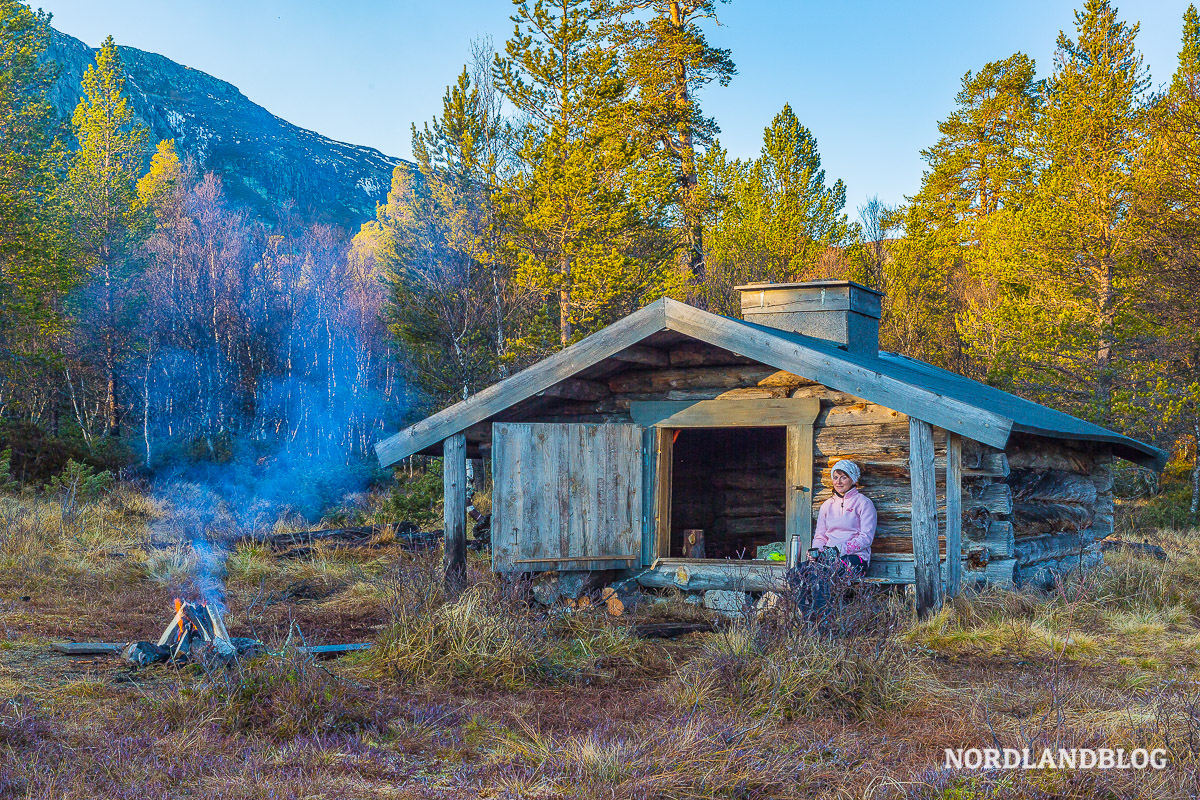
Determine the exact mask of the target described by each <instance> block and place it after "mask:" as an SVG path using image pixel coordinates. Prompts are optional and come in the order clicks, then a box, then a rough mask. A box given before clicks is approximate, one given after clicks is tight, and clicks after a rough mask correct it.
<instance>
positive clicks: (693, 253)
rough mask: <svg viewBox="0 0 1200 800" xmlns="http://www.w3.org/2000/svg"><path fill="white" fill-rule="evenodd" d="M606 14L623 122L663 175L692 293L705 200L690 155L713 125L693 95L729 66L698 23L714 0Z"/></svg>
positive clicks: (622, 6) (651, 1) (655, 3)
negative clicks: (628, 93)
mask: <svg viewBox="0 0 1200 800" xmlns="http://www.w3.org/2000/svg"><path fill="white" fill-rule="evenodd" d="M646 12H649V14H648V15H647V14H646ZM608 13H609V14H610V15H611V17H612V21H611V22H612V26H613V38H614V39H615V41H616V42H617V45H618V47H619V48H620V50H621V54H622V61H623V70H624V75H625V78H626V80H627V81H628V83H629V86H630V89H631V90H632V92H633V102H632V104H631V107H630V113H631V127H632V128H633V129H634V130H636V131H637V132H638V136H639V138H640V139H641V140H642V142H643V144H644V145H645V146H647V147H649V148H650V150H651V151H652V157H653V158H655V159H658V160H661V162H663V164H664V166H665V167H666V169H667V170H668V171H669V174H670V178H671V185H670V187H669V189H668V193H667V194H666V197H665V199H666V201H667V203H668V205H669V206H670V208H671V211H672V216H673V223H674V227H675V230H676V234H675V241H674V243H673V246H674V248H675V251H676V264H677V267H678V269H679V271H680V273H681V276H682V277H683V278H684V279H685V280H686V282H687V283H688V284H689V285H690V286H692V287H693V288H692V289H691V290H690V291H689V295H694V294H695V293H696V289H695V287H698V285H699V284H700V283H701V282H702V281H703V279H704V269H705V265H704V259H705V246H704V216H705V206H706V205H708V204H710V203H711V202H712V198H711V197H709V196H707V195H705V193H704V192H703V191H701V189H702V187H701V183H700V171H699V168H698V163H697V161H698V158H699V156H700V153H701V152H702V151H703V150H705V149H707V148H709V147H711V146H712V145H713V143H714V142H715V140H716V135H717V134H718V133H719V132H720V129H719V128H718V127H717V123H716V121H715V120H714V119H713V118H712V117H709V116H705V115H704V113H703V111H702V110H701V108H700V103H699V100H698V97H697V95H698V94H699V92H700V90H701V89H702V88H703V87H705V86H706V85H708V84H710V83H713V82H714V81H715V82H717V83H718V84H719V85H721V86H727V85H728V84H729V81H730V79H731V78H732V77H733V76H734V75H735V74H736V73H737V68H736V67H735V66H734V63H733V59H732V58H731V57H730V53H729V50H726V49H722V48H719V47H714V46H712V45H711V44H709V43H708V40H707V38H706V37H705V35H704V31H703V30H702V29H701V27H700V25H701V22H702V21H703V20H713V21H714V22H715V21H716V2H715V1H714V0H617V2H613V3H612V4H611V5H610V6H609V8H608Z"/></svg>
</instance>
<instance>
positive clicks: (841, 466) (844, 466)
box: [829, 460, 862, 483]
mask: <svg viewBox="0 0 1200 800" xmlns="http://www.w3.org/2000/svg"><path fill="white" fill-rule="evenodd" d="M834 470H840V471H842V472H844V473H846V474H847V475H848V476H850V480H851V481H853V482H854V483H858V476H859V475H861V474H862V472H861V470H859V468H858V464H855V463H854V462H853V461H845V460H842V461H839V462H837V463H836V464H834V465H833V466H832V467H830V468H829V477H831V478H832V477H833V473H834Z"/></svg>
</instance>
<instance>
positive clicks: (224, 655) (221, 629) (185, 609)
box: [121, 598, 263, 666]
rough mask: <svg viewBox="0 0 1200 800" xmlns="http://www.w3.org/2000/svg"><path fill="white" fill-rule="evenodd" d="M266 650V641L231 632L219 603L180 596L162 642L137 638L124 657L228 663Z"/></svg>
mask: <svg viewBox="0 0 1200 800" xmlns="http://www.w3.org/2000/svg"><path fill="white" fill-rule="evenodd" d="M262 652H263V645H262V642H260V641H258V640H257V639H249V638H246V637H241V636H238V637H233V636H230V635H229V631H228V630H226V628H225V621H224V620H223V619H222V614H221V612H220V610H219V609H218V608H217V607H216V606H215V605H211V604H209V603H204V602H199V603H191V602H187V601H184V600H180V599H178V598H176V599H175V616H174V618H173V619H172V620H171V622H170V624H169V625H167V627H166V630H164V631H163V633H162V636H160V637H158V642H157V643H154V642H133V643H131V644H130V645H128V646H127V647H126V648H125V649H124V650H123V651H122V652H121V657H122V658H124V659H125V660H126V661H128V662H129V663H131V664H134V665H137V666H146V665H148V664H155V663H159V662H163V661H168V662H173V663H182V662H185V661H198V662H200V663H204V664H213V663H225V664H228V663H230V662H232V661H234V660H236V659H237V657H238V656H247V657H253V656H256V655H258V654H260V653H262Z"/></svg>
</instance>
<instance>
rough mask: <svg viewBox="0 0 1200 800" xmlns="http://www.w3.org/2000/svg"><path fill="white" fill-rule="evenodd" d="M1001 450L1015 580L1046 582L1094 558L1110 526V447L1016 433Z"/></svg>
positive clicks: (1098, 555)
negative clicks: (1005, 466) (1005, 467)
mask: <svg viewBox="0 0 1200 800" xmlns="http://www.w3.org/2000/svg"><path fill="white" fill-rule="evenodd" d="M1005 452H1006V454H1007V456H1008V461H1009V466H1010V468H1011V473H1010V474H1009V476H1008V479H1007V484H1008V486H1009V488H1010V489H1011V490H1012V495H1013V515H1012V524H1013V536H1014V555H1015V558H1016V573H1015V579H1016V581H1017V582H1018V583H1019V584H1023V585H1024V584H1028V585H1037V586H1050V585H1052V584H1053V583H1054V581H1055V580H1056V578H1057V577H1058V576H1060V575H1064V574H1067V573H1070V572H1071V571H1072V570H1078V569H1081V568H1082V569H1086V568H1088V567H1090V566H1093V565H1095V564H1098V563H1099V562H1100V561H1101V559H1102V556H1101V553H1100V544H1099V542H1100V540H1101V539H1104V538H1105V537H1106V536H1108V535H1109V534H1110V533H1112V529H1113V494H1112V485H1113V481H1112V465H1111V462H1112V451H1111V448H1110V447H1109V446H1107V445H1100V444H1089V443H1085V442H1070V441H1064V440H1059V439H1047V438H1044V437H1035V436H1028V435H1021V434H1014V435H1013V437H1012V440H1011V442H1010V443H1009V446H1008V448H1007V449H1006V451H1005Z"/></svg>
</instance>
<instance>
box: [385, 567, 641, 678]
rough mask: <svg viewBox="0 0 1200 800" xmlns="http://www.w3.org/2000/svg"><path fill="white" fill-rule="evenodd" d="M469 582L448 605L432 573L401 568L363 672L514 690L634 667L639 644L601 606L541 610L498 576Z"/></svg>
mask: <svg viewBox="0 0 1200 800" xmlns="http://www.w3.org/2000/svg"><path fill="white" fill-rule="evenodd" d="M474 579H475V580H474V582H472V583H471V584H470V585H469V586H468V587H467V589H466V590H465V591H464V592H462V594H461V595H459V596H458V597H455V598H452V599H450V598H446V597H445V596H444V593H443V591H442V589H441V578H440V574H439V573H438V572H437V570H436V569H430V568H429V566H424V568H423V565H421V564H419V563H418V564H413V565H410V566H409V567H408V568H407V569H403V568H402V569H401V571H400V574H398V575H396V576H395V577H394V578H393V581H394V583H393V586H395V587H396V588H395V589H394V591H393V595H392V599H391V607H390V608H391V624H390V625H389V626H388V627H386V628H385V629H384V630H383V631H382V632H381V635H380V639H379V642H378V644H377V646H376V647H375V649H373V650H372V651H371V652H370V654H369V655H368V656H367V657H366V658H365V660H364V666H365V668H366V669H367V671H368V673H369V674H370V675H372V676H374V677H377V678H383V679H391V680H397V681H400V682H403V683H412V684H420V685H429V686H464V685H466V686H484V687H493V688H503V689H519V688H525V687H528V686H532V685H536V684H543V683H564V682H566V683H570V682H577V681H580V680H583V679H585V678H588V677H594V676H596V675H598V674H599V671H600V670H601V669H602V668H603V669H612V668H614V667H636V666H637V665H638V663H639V657H640V654H641V650H642V647H641V646H640V642H639V641H638V640H637V639H635V638H634V637H633V636H631V635H630V634H629V633H628V632H627V631H626V629H624V628H621V627H618V626H617V625H615V624H613V623H611V622H610V621H609V619H608V617H607V616H606V615H605V614H604V613H603V610H602V608H594V609H591V610H589V611H585V612H578V613H576V612H571V611H567V610H555V611H554V612H547V611H545V610H538V609H535V608H531V607H530V606H529V603H528V599H527V598H523V597H520V596H519V591H518V590H516V588H515V587H506V586H504V584H503V583H501V582H500V581H499V580H498V579H497V578H496V577H495V576H492V575H490V574H487V575H486V577H485V576H484V575H482V574H481V573H480V572H478V571H477V572H475V573H474Z"/></svg>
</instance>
